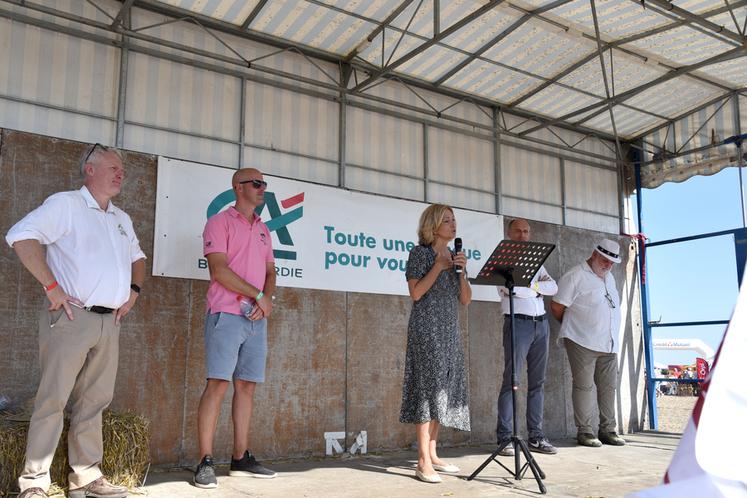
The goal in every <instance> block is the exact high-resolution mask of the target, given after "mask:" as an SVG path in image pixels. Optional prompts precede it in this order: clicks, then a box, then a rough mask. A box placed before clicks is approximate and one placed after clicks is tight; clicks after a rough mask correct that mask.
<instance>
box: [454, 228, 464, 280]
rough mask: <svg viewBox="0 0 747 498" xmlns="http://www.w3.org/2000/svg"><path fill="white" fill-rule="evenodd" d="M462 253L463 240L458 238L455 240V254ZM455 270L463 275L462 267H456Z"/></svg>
mask: <svg viewBox="0 0 747 498" xmlns="http://www.w3.org/2000/svg"><path fill="white" fill-rule="evenodd" d="M461 251H462V238H461V237H457V238H456V239H454V252H461ZM454 269H455V270H456V272H457V273H462V267H461V266H459V265H454Z"/></svg>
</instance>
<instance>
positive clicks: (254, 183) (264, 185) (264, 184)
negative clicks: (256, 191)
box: [239, 180, 267, 188]
mask: <svg viewBox="0 0 747 498" xmlns="http://www.w3.org/2000/svg"><path fill="white" fill-rule="evenodd" d="M245 183H251V184H252V187H254V188H267V182H266V181H264V180H244V181H242V182H239V184H241V185H244V184H245Z"/></svg>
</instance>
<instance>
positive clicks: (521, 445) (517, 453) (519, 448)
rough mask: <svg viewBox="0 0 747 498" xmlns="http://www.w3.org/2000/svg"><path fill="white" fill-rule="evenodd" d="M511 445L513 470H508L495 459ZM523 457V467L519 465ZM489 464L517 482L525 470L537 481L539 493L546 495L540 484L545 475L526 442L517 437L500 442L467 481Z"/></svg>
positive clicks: (545, 489) (543, 484)
mask: <svg viewBox="0 0 747 498" xmlns="http://www.w3.org/2000/svg"><path fill="white" fill-rule="evenodd" d="M509 445H512V446H513V448H514V456H513V458H514V470H511V469H509V468H508V467H506V466H505V465H503V464H502V463H501V462H499V461H498V460H497V459H496V457H497V456H498V454H499V453H500V452H501V451H503V449H504V448H506V447H507V446H509ZM522 454H523V455H524V458H525V459H526V463H525V464H524V465H522V464H521V455H522ZM490 462H495V463H497V464H498V465H500V466H501V467H503V468H504V469H505V470H506V472H508V473H509V474H511V476H512V477H513V478H514V479H516V480H517V481H519V480H521V479H522V478H523V477H524V474H525V473H526V471H527V469H529V470H531V471H532V475H533V476H534V480H535V481H537V486H538V487H539V490H540V493H542V494H545V493H547V488H546V487H545V483H543V482H542V479H544V478H545V473H544V472H543V471H542V469H541V468H540V466H539V465H538V464H537V461H536V460H535V459H534V455H532V453H531V452H530V451H529V446H527V443H526V441H524V440H523V439H521V438H520V437H518V436H511V439H507V440H506V441H504V442H502V443H501V444H500V445H498V448H496V450H495V451H494V452H493V453H491V455H490V456H489V457H488V458H487V459H486V460H485V461H484V462H482V465H480V466H479V467H478V468H477V470H475V471H474V472H473V473H472V475H470V476H469V477H468V478H467V480H468V481H471V480H472V479H474V478H475V477H477V475H478V474H479V473H480V472H482V470H483V469H484V468H485V467H487V466H488V464H489V463H490Z"/></svg>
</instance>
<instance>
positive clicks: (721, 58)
mask: <svg viewBox="0 0 747 498" xmlns="http://www.w3.org/2000/svg"><path fill="white" fill-rule="evenodd" d="M746 49H747V47H734V48H733V49H731V50H727V51H726V52H723V53H721V54H718V55H715V56H713V57H710V58H708V59H706V60H703V61H700V62H696V63H695V64H690V65H689V66H682V67H681V68H678V69H674V70H672V71H670V72H668V73H666V74H664V75H662V76H660V77H658V78H656V79H654V80H651V81H649V82H648V83H644V84H643V85H639V86H637V87H635V88H631V89H630V90H628V91H626V92H623V93H621V94H619V95H617V96H615V97H612V98H611V99H605V100H601V101H599V102H596V103H594V104H591V105H588V106H586V107H582V108H581V109H577V110H575V111H573V112H569V113H568V114H564V115H563V116H560V117H557V118H553V119H551V120H549V121H547V122H546V123H543V124H542V125H539V126H535V127H533V128H529V129H528V130H524V131H522V132H521V133H520V135H522V136H523V135H528V134H529V133H533V132H535V131H537V130H541V129H542V128H546V127H548V126H552V125H555V124H557V123H560V122H563V121H567V120H568V119H570V118H572V117H574V116H579V115H581V114H586V113H587V112H589V111H591V110H594V109H597V108H598V107H600V106H603V105H606V104H608V101H611V103H612V104H613V105H617V104H619V103H621V102H624V101H626V100H628V99H629V98H631V97H634V96H635V95H638V94H639V93H641V92H643V91H644V90H648V89H649V88H652V87H654V86H656V85H659V84H661V83H665V82H667V81H669V80H671V79H673V78H676V77H678V76H682V75H684V74H688V73H690V72H692V71H696V70H698V69H700V68H701V67H705V66H710V65H711V64H716V63H718V62H726V61H729V60H732V59H735V58H737V57H741V56H742V54H743V53H744V52H745V50H746Z"/></svg>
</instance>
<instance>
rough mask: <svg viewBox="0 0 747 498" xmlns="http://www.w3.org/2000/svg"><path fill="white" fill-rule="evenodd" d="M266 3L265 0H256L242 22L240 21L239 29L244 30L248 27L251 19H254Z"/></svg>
mask: <svg viewBox="0 0 747 498" xmlns="http://www.w3.org/2000/svg"><path fill="white" fill-rule="evenodd" d="M266 3H267V0H259V2H257V5H255V6H254V8H253V9H252V11H251V12H250V13H249V15H248V16H246V19H244V22H242V23H241V31H246V30H247V29H249V25H250V24H252V21H254V20H255V19H256V18H257V16H258V15H259V13H260V12H262V9H263V8H264V7H265V4H266Z"/></svg>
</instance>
